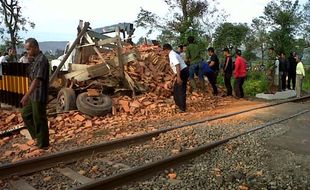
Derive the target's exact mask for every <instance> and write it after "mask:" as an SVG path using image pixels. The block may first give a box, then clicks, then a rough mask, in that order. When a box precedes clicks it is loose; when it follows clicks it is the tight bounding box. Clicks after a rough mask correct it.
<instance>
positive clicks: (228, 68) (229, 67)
mask: <svg viewBox="0 0 310 190" xmlns="http://www.w3.org/2000/svg"><path fill="white" fill-rule="evenodd" d="M223 51H224V56H225V63H224V66H223V71H224V83H225V86H226V89H227V94H226V95H227V96H232V86H231V77H232V73H233V62H232V57H231V55H230V53H229V49H228V48H224V50H223Z"/></svg>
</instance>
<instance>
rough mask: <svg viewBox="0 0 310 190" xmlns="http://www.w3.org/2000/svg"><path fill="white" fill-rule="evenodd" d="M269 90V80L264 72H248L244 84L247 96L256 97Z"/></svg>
mask: <svg viewBox="0 0 310 190" xmlns="http://www.w3.org/2000/svg"><path fill="white" fill-rule="evenodd" d="M266 90H267V79H266V75H265V74H264V73H263V72H248V76H247V79H246V81H245V83H244V93H245V95H247V96H255V95H256V94H258V93H262V92H265V91H266Z"/></svg>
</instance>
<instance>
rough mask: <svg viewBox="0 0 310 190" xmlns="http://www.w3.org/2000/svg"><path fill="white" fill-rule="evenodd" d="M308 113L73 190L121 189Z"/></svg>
mask: <svg viewBox="0 0 310 190" xmlns="http://www.w3.org/2000/svg"><path fill="white" fill-rule="evenodd" d="M307 112H309V110H304V111H302V112H299V113H296V114H294V115H291V116H289V117H286V118H283V119H279V120H276V121H272V122H268V123H266V124H263V125H259V126H257V127H255V128H252V129H249V130H247V131H245V132H242V133H239V134H237V135H233V136H230V137H228V138H225V139H222V140H219V141H215V142H212V143H209V144H205V145H201V146H199V147H197V148H194V149H191V150H187V151H184V152H182V153H179V154H177V155H174V156H170V157H167V158H165V159H163V160H160V161H155V162H152V163H149V164H146V165H143V166H140V167H136V168H132V169H130V170H128V171H125V172H123V173H120V174H115V175H113V176H110V177H106V178H103V179H96V180H94V181H93V182H89V183H86V184H83V185H81V186H79V187H77V188H74V189H75V190H89V189H91V190H97V189H98V190H103V189H104V190H108V189H113V188H116V187H121V186H122V185H125V184H129V183H132V182H133V181H134V180H137V179H141V178H145V177H146V176H150V175H151V174H154V173H158V172H160V171H163V170H164V169H167V168H170V167H172V166H177V165H180V164H182V163H184V162H186V161H188V160H190V159H193V158H195V157H197V156H199V155H201V154H204V153H206V152H207V151H210V150H212V149H214V148H217V147H219V146H220V145H223V144H226V143H227V142H229V141H231V140H233V139H236V138H238V137H241V136H244V135H247V134H249V133H253V132H255V131H258V130H261V129H264V128H266V127H269V126H272V125H275V124H278V123H281V122H283V121H287V120H290V119H292V118H295V117H297V116H300V115H302V114H305V113H307Z"/></svg>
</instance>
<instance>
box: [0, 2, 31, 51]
mask: <svg viewBox="0 0 310 190" xmlns="http://www.w3.org/2000/svg"><path fill="white" fill-rule="evenodd" d="M0 3H1V7H0V18H1V20H3V23H0V24H1V26H2V27H3V29H2V33H1V38H2V39H4V40H5V41H6V43H7V45H10V46H12V47H13V48H16V47H17V45H18V44H19V43H20V41H21V39H22V38H21V36H20V35H19V33H20V31H28V30H27V27H28V26H30V27H31V28H34V26H35V24H34V23H33V22H31V21H29V20H28V18H26V17H24V16H22V11H21V6H20V4H19V1H18V0H0ZM6 35H9V37H7V36H6Z"/></svg>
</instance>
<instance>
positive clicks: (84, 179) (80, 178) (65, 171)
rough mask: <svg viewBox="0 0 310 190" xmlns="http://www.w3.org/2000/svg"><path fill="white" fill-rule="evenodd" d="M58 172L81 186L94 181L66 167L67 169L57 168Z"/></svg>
mask: <svg viewBox="0 0 310 190" xmlns="http://www.w3.org/2000/svg"><path fill="white" fill-rule="evenodd" d="M57 170H58V171H59V172H60V173H62V174H63V175H64V176H67V177H68V178H70V179H72V180H74V181H78V182H79V183H81V184H85V183H89V182H91V181H93V180H92V179H90V178H88V177H85V176H83V175H81V174H79V173H77V172H76V171H74V170H72V169H71V168H68V167H65V168H57Z"/></svg>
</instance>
